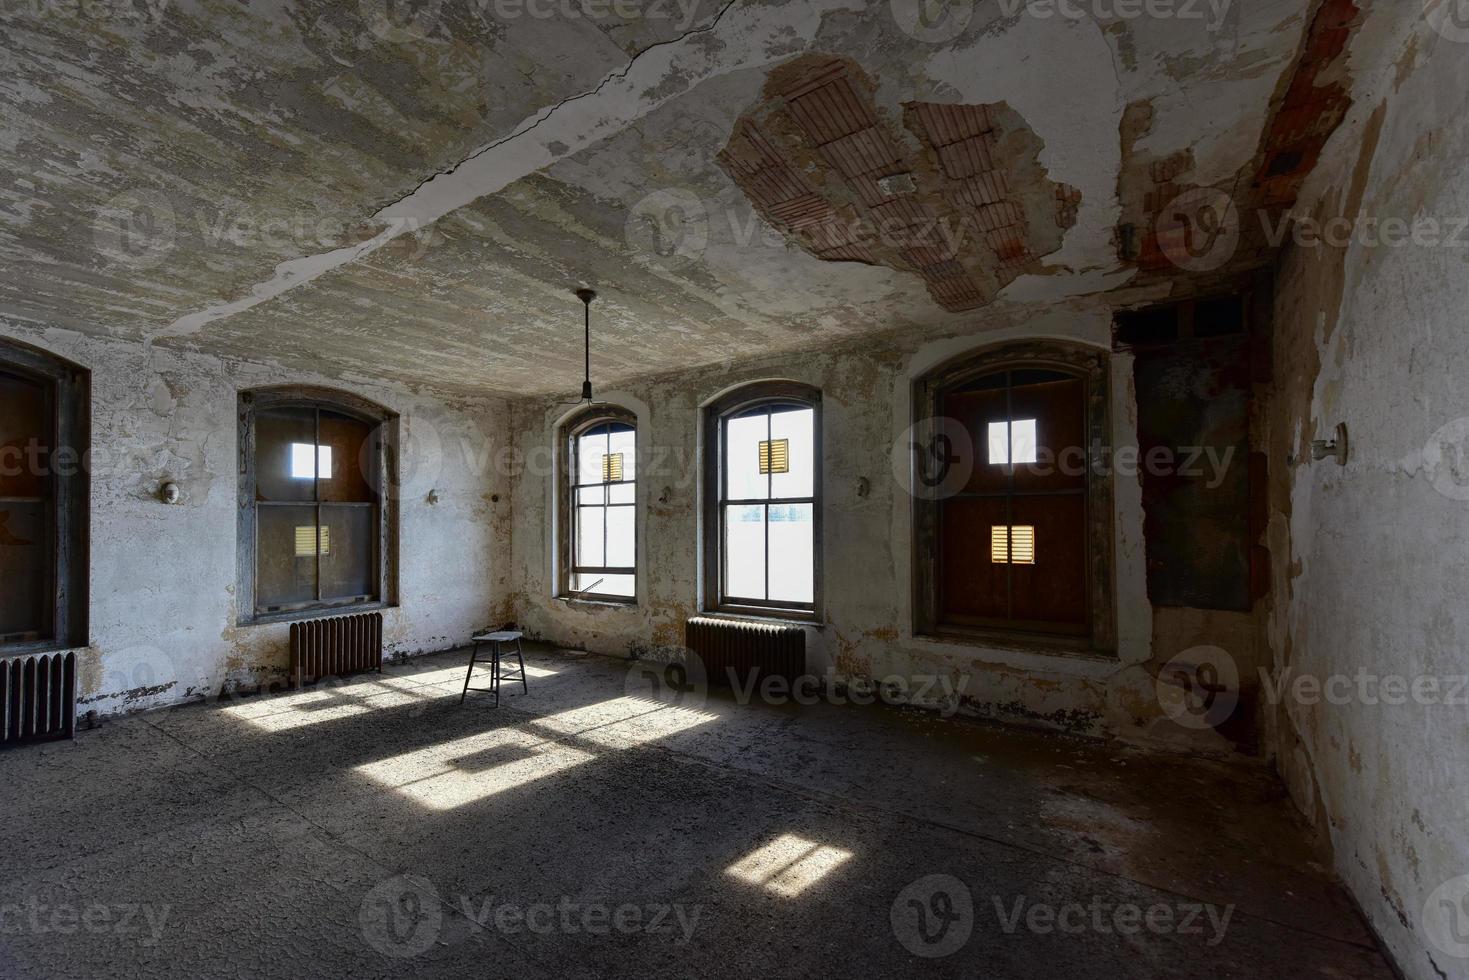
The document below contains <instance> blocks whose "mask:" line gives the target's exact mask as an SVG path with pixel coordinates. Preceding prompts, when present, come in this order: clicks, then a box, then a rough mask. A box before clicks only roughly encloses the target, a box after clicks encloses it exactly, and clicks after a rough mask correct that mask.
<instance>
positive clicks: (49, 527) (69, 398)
mask: <svg viewBox="0 0 1469 980" xmlns="http://www.w3.org/2000/svg"><path fill="white" fill-rule="evenodd" d="M88 387H89V383H88V376H87V373H86V372H85V371H83V370H81V369H80V368H77V367H75V366H74V365H71V364H69V363H67V362H65V361H62V360H60V359H59V358H55V357H53V356H51V355H50V354H47V353H45V352H44V351H40V350H37V349H35V348H31V347H27V346H25V345H23V344H16V343H11V342H8V341H4V340H0V652H3V653H7V654H8V653H24V652H39V651H42V650H49V649H59V648H65V647H76V646H83V645H85V644H86V642H87V585H88V579H89V575H88V568H87V564H86V544H87V510H88V497H89V494H88V492H87V484H88V477H87V471H86V452H87V448H88V442H89V436H90V425H89V416H90V407H89V401H88Z"/></svg>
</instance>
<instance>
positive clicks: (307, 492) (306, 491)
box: [255, 408, 316, 524]
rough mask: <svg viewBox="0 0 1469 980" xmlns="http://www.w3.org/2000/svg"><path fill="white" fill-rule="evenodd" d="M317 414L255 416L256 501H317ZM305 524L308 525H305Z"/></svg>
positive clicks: (273, 412)
mask: <svg viewBox="0 0 1469 980" xmlns="http://www.w3.org/2000/svg"><path fill="white" fill-rule="evenodd" d="M315 445H316V412H315V410H314V409H310V408H283V409H272V410H271V411H266V412H259V413H257V414H256V416H255V498H256V499H257V500H282V501H292V500H302V501H305V500H314V499H315V494H316V487H315V485H314V482H315V481H314V480H313V479H312V476H313V472H312V470H313V468H312V465H311V461H312V456H313V447H315ZM301 523H303V524H306V523H309V522H308V521H302V522H301Z"/></svg>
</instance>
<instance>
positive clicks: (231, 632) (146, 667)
mask: <svg viewBox="0 0 1469 980" xmlns="http://www.w3.org/2000/svg"><path fill="white" fill-rule="evenodd" d="M0 335H4V336H6V337H10V338H13V339H15V340H19V341H22V342H24V343H28V344H31V345H32V346H35V347H40V348H43V349H45V350H47V351H50V352H52V353H54V354H56V355H58V356H60V357H64V358H67V359H69V360H71V361H74V362H76V363H78V364H80V365H81V366H83V367H85V368H88V369H89V370H90V371H91V372H92V447H93V451H94V456H93V462H92V474H93V475H92V492H91V589H90V638H91V644H90V646H88V647H86V648H85V649H83V650H82V651H81V669H80V677H81V681H80V688H81V690H80V697H81V700H82V706H81V710H82V711H87V710H93V709H95V710H96V711H97V712H98V713H99V714H102V715H107V714H113V713H118V712H123V711H135V710H140V709H144V708H152V707H158V706H161V705H165V704H170V703H175V702H179V701H185V700H190V699H195V698H200V697H205V696H212V695H217V694H219V693H220V691H221V689H229V690H235V689H244V690H249V689H252V688H254V687H255V686H256V685H258V684H260V683H268V682H272V681H279V680H281V679H282V678H284V677H285V676H286V673H287V670H288V667H289V663H290V652H289V646H288V627H287V626H286V625H282V624H275V625H264V626H246V627H239V626H236V621H237V616H236V606H235V595H234V593H235V591H236V564H235V550H236V543H235V542H236V511H237V505H236V500H237V496H236V494H237V482H236V471H237V468H238V467H237V465H236V463H237V456H236V443H237V436H236V430H237V420H236V415H235V410H236V396H237V393H238V391H239V390H241V389H247V388H252V387H260V386H264V385H274V384H285V383H300V384H320V385H324V386H326V387H333V388H336V389H338V390H344V391H350V392H352V393H354V394H357V395H360V396H362V397H365V398H369V399H371V400H373V401H375V402H378V403H379V404H382V405H385V406H387V407H388V408H390V409H392V410H393V411H395V412H397V413H399V415H400V416H401V425H402V431H401V435H402V440H403V443H404V445H403V448H402V451H401V453H400V464H401V475H402V483H403V496H402V499H401V501H400V533H399V537H400V548H399V575H398V581H399V585H398V600H399V605H398V608H394V609H388V610H386V611H385V612H384V639H385V645H386V648H387V652H388V653H390V654H391V653H397V652H401V653H419V652H426V651H433V650H442V649H446V648H450V647H454V646H458V645H460V644H462V643H463V642H464V641H465V640H466V639H467V638H468V637H469V635H470V633H471V632H472V631H473V630H475V629H478V628H480V627H483V626H484V625H486V624H487V623H490V622H499V621H502V619H497V618H496V617H497V616H498V615H499V614H500V613H501V612H503V598H504V596H505V595H506V594H507V592H508V589H507V586H506V584H505V574H506V572H507V570H508V569H507V563H506V562H505V561H504V560H503V558H502V556H503V555H505V554H506V552H507V550H508V539H509V528H508V519H509V504H508V500H507V499H506V498H505V496H504V492H503V487H502V486H500V484H499V478H498V477H497V476H495V473H496V468H495V453H496V452H497V451H498V449H499V448H500V447H501V446H503V431H504V428H503V427H504V420H505V417H506V416H505V410H504V406H503V405H502V404H501V403H499V402H497V401H494V400H479V399H475V400H465V399H446V398H442V397H439V396H437V395H432V394H425V393H422V392H415V391H409V390H406V389H403V388H398V387H394V386H390V385H386V384H382V383H369V382H359V383H356V384H350V385H349V384H343V383H341V382H336V383H329V382H325V381H323V380H322V379H321V378H319V377H315V376H311V375H305V374H301V373H292V372H282V371H280V370H279V369H275V368H264V367H259V366H253V365H250V364H242V363H237V362H224V361H221V360H218V359H215V358H212V357H207V356H203V355H197V354H180V353H176V352H169V351H162V350H158V349H156V348H155V349H151V350H150V349H147V348H144V347H142V346H141V345H137V344H121V343H117V342H114V341H109V340H102V339H88V338H84V337H82V336H80V335H78V334H74V333H71V332H69V331H61V330H50V331H38V330H33V329H29V328H21V327H17V326H15V325H13V324H10V323H7V322H5V321H3V320H0ZM170 480H172V481H174V482H177V483H178V484H179V485H180V486H181V487H182V489H183V500H182V503H181V504H180V505H179V506H167V505H165V504H163V503H161V502H160V501H159V499H158V497H157V494H158V489H159V487H160V486H161V485H162V484H163V483H164V482H167V481H170ZM431 492H432V493H433V494H434V496H435V498H436V502H434V503H432V504H431V503H429V502H428V499H429V494H430V493H431ZM494 494H500V496H501V500H500V502H499V503H494V502H492V501H491V499H490V498H491V496H492V495H494ZM502 618H503V617H502Z"/></svg>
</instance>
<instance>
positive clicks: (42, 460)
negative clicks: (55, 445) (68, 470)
mask: <svg viewBox="0 0 1469 980" xmlns="http://www.w3.org/2000/svg"><path fill="white" fill-rule="evenodd" d="M46 395H47V390H46V387H45V386H44V385H42V384H41V383H40V382H36V381H32V380H30V379H29V378H22V377H18V376H16V375H12V374H4V373H0V497H44V496H46V495H47V493H48V489H47V486H48V483H47V479H46V477H47V473H48V470H49V468H50V449H51V435H50V433H51V429H52V424H51V418H50V415H51V412H50V408H49V406H48V405H47V397H46Z"/></svg>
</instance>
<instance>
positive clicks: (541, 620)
mask: <svg viewBox="0 0 1469 980" xmlns="http://www.w3.org/2000/svg"><path fill="white" fill-rule="evenodd" d="M1036 337H1049V338H1058V339H1070V340H1076V341H1080V342H1083V343H1086V344H1090V345H1093V346H1098V347H1103V348H1110V345H1111V314H1110V311H1109V310H1107V309H1106V308H1105V307H1101V306H1090V307H1087V306H1084V305H1083V306H1078V307H1077V308H1075V309H1070V310H1068V309H1062V308H1057V309H1054V310H1053V311H1051V312H1049V313H1047V314H1044V315H1041V316H1034V315H1028V316H1023V317H1017V319H1016V320H1014V321H1013V322H1011V323H1010V324H1009V325H1005V326H996V327H993V328H992V329H986V330H984V331H983V332H977V331H969V332H966V333H962V334H956V335H953V336H950V337H947V338H945V339H941V340H937V341H932V342H927V343H924V342H921V341H909V342H904V341H894V342H893V343H892V344H891V345H878V344H868V345H865V346H864V347H862V348H860V349H846V350H835V351H830V352H827V353H824V354H814V355H808V356H804V357H801V358H796V359H793V358H771V359H768V360H764V361H755V362H749V363H745V364H740V365H738V366H728V367H725V368H721V369H709V370H703V371H697V372H689V373H687V374H684V375H680V376H678V377H665V378H658V379H652V380H649V381H646V382H642V383H639V384H636V385H631V386H626V387H623V388H621V389H619V390H616V391H604V392H600V393H599V397H600V398H602V399H605V400H607V401H610V402H613V403H616V404H619V405H622V406H624V407H626V408H628V409H630V410H631V411H633V412H634V413H636V415H637V417H638V420H639V443H638V455H639V467H640V470H639V472H640V474H641V476H640V480H639V484H638V503H639V505H640V509H639V512H638V513H639V515H640V524H639V528H638V535H639V556H640V557H639V561H640V564H641V568H642V574H641V575H640V576H639V582H638V589H639V595H638V603H637V605H636V606H633V607H624V606H613V605H607V604H596V603H590V602H568V601H566V600H563V599H557V598H555V597H554V596H555V591H556V587H557V576H556V573H555V569H554V567H553V564H552V562H553V555H555V553H556V547H555V541H556V538H555V535H556V533H557V529H556V527H555V520H556V518H555V514H556V504H555V487H556V483H557V481H556V478H555V474H554V472H553V462H552V460H553V447H554V446H555V440H556V438H557V436H556V432H557V429H558V426H559V423H560V421H561V420H562V419H564V417H565V412H566V409H565V408H564V407H558V406H556V405H555V404H554V403H547V402H544V401H539V402H525V403H517V404H516V406H515V409H514V421H513V428H514V441H515V452H516V456H517V458H518V461H519V462H518V465H517V468H516V469H517V471H516V473H515V475H514V477H513V480H514V488H515V489H514V495H515V513H514V530H513V550H512V566H513V570H512V572H511V578H512V580H513V581H514V582H515V583H516V590H517V591H516V594H515V597H514V602H515V610H516V615H517V617H518V618H519V621H520V622H521V623H522V624H524V625H525V627H526V628H527V629H528V630H529V631H530V632H531V633H532V634H533V635H538V636H541V637H543V638H546V639H549V640H552V641H555V642H558V643H562V644H567V645H572V646H578V647H583V648H585V649H588V650H592V651H594V652H598V653H605V654H610V655H614V656H623V657H634V658H637V657H668V656H672V655H675V654H676V652H677V650H679V649H680V648H681V644H682V638H683V623H684V621H685V620H686V619H687V618H688V617H690V616H692V615H696V614H697V613H698V612H699V607H700V598H699V597H700V596H701V594H702V591H701V588H700V576H701V574H702V570H701V567H700V566H701V559H700V555H701V550H700V547H699V541H700V537H699V536H700V534H701V533H702V529H701V511H700V500H701V496H702V487H701V485H700V484H701V474H700V466H699V459H700V452H701V449H700V446H699V440H700V439H701V436H700V418H701V412H702V408H703V406H704V405H706V404H708V403H709V402H710V401H712V400H713V399H714V398H716V397H717V396H718V395H720V394H721V393H723V392H725V391H727V390H729V389H730V388H732V387H734V386H737V385H740V384H743V383H746V382H749V381H756V380H762V379H771V378H784V379H793V380H797V381H803V382H806V383H809V384H812V385H815V386H816V387H818V388H820V389H821V390H822V392H823V409H822V411H823V425H824V430H823V441H824V445H825V460H824V463H823V465H824V473H825V477H824V479H825V484H824V492H825V496H824V502H823V505H824V512H823V517H824V522H825V527H824V538H825V540H824V548H825V551H824V562H825V590H824V591H825V624H824V625H823V626H821V627H812V628H807V633H808V643H807V646H808V657H809V663H810V665H811V667H812V669H813V672H815V673H817V674H821V673H823V672H824V671H826V670H828V669H830V670H833V671H834V672H835V674H836V676H837V678H839V679H840V680H850V679H853V678H866V679H871V680H880V679H882V678H886V677H889V676H893V675H897V676H901V677H903V678H906V679H910V680H912V679H917V678H923V677H936V678H942V679H944V680H946V681H947V683H948V684H950V685H952V687H951V689H956V688H957V689H958V690H959V691H961V692H962V696H963V702H964V703H963V709H964V710H965V711H966V712H969V713H974V714H978V715H982V716H986V717H992V718H997V719H1003V720H1006V721H1010V722H1015V723H1019V724H1025V725H1035V726H1043V727H1048V728H1055V729H1062V730H1066V731H1071V732H1075V733H1079V734H1085V735H1092V736H1109V737H1121V738H1125V739H1127V740H1129V741H1133V742H1137V743H1146V744H1156V745H1160V746H1164V747H1167V748H1170V749H1175V750H1176V749H1179V748H1184V749H1187V750H1189V751H1201V752H1210V753H1215V754H1228V753H1231V752H1232V751H1233V746H1230V745H1228V744H1227V743H1226V742H1225V741H1224V740H1223V739H1221V738H1220V737H1219V736H1216V735H1214V734H1213V733H1200V732H1191V731H1188V730H1185V729H1183V728H1180V727H1179V726H1177V725H1175V724H1173V723H1172V722H1171V721H1169V720H1167V719H1166V718H1162V717H1161V712H1160V709H1159V706H1158V702H1157V698H1156V696H1155V689H1154V677H1155V675H1156V673H1157V663H1160V662H1165V661H1167V660H1168V659H1169V658H1170V657H1172V656H1174V655H1176V654H1177V653H1179V652H1180V651H1181V650H1183V649H1186V648H1188V647H1190V646H1193V645H1196V644H1200V643H1206V642H1212V637H1213V636H1215V635H1217V634H1218V632H1219V629H1220V628H1221V627H1220V623H1219V621H1220V619H1221V618H1222V619H1226V620H1228V622H1227V623H1226V624H1225V627H1224V628H1226V629H1227V630H1229V631H1230V632H1231V636H1234V635H1236V634H1242V635H1243V636H1244V637H1246V638H1247V640H1248V642H1242V643H1240V644H1239V648H1244V649H1251V650H1252V649H1253V646H1254V644H1253V637H1254V635H1255V619H1254V617H1253V616H1252V615H1239V616H1234V617H1230V616H1228V615H1226V614H1220V613H1207V612H1203V611H1199V610H1180V609H1172V610H1164V611H1161V612H1160V614H1159V615H1158V616H1157V617H1155V615H1154V610H1153V609H1152V607H1151V605H1150V603H1149V601H1148V598H1147V585H1146V575H1145V567H1144V561H1145V555H1144V548H1143V511H1142V494H1141V487H1140V485H1139V483H1138V481H1137V479H1136V478H1134V477H1128V478H1121V477H1119V478H1116V479H1115V482H1114V495H1115V502H1116V504H1115V505H1116V514H1115V519H1114V528H1113V533H1114V550H1115V556H1114V561H1115V566H1114V567H1115V572H1114V574H1115V582H1116V591H1117V625H1118V652H1117V655H1116V656H1115V657H1110V656H1080V655H1061V654H1048V653H1041V652H1036V651H1035V650H1032V649H1025V648H1008V649H1007V648H1000V647H984V646H974V645H966V644H958V643H953V642H944V641H938V640H933V639H927V638H921V637H915V636H914V635H913V620H912V613H911V602H910V598H909V597H910V595H911V534H912V515H911V509H910V508H911V500H910V498H909V496H908V494H907V492H906V491H905V490H904V489H903V487H902V485H901V484H900V483H899V480H898V477H897V475H895V473H894V465H893V461H892V460H893V447H894V445H895V444H898V445H900V446H904V447H906V445H907V437H906V434H905V432H906V430H907V429H908V427H909V425H910V424H911V421H912V420H911V411H912V409H911V386H912V383H913V381H914V380H915V379H917V378H919V377H921V376H922V375H924V374H926V373H927V372H929V371H930V370H931V369H932V368H934V367H936V366H938V365H940V364H942V363H944V362H945V361H947V360H950V359H952V358H954V357H956V356H959V355H961V354H964V353H965V352H968V351H973V350H978V349H981V348H984V347H988V346H993V345H996V344H1001V343H1004V342H1006V341H1011V340H1021V339H1032V338H1036ZM1132 377H1133V370H1132V359H1131V357H1130V356H1129V355H1125V354H1117V355H1113V357H1112V359H1111V388H1112V400H1113V408H1112V428H1113V432H1112V439H1113V448H1114V450H1120V449H1122V448H1124V447H1133V448H1134V449H1135V448H1136V446H1137V424H1136V413H1135V407H1134V406H1135V399H1134V396H1133V387H1132V385H1133V381H1132ZM900 455H901V456H902V458H904V459H905V460H906V453H901V454H900ZM864 478H865V479H866V480H868V481H869V482H870V485H871V492H870V494H869V495H868V496H866V497H862V496H859V494H858V486H859V482H860V481H861V480H862V479H864ZM1155 661H1156V662H1155ZM1249 669H1251V670H1253V665H1251V666H1250V668H1249ZM960 685H962V686H960ZM930 700H932V697H931V698H930Z"/></svg>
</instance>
